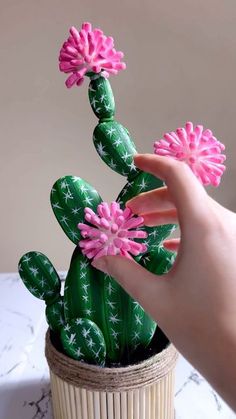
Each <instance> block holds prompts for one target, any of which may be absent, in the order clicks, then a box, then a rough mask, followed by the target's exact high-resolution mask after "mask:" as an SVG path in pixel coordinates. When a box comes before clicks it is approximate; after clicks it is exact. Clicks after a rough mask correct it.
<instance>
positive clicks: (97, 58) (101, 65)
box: [59, 22, 126, 87]
mask: <svg viewBox="0 0 236 419" xmlns="http://www.w3.org/2000/svg"><path fill="white" fill-rule="evenodd" d="M123 56H124V54H123V52H121V51H116V50H115V48H114V41H113V38H112V37H110V36H108V37H107V36H105V35H104V34H103V32H102V31H101V30H100V29H93V30H92V25H91V23H88V22H85V23H83V25H82V29H81V30H80V31H79V32H78V30H77V29H76V28H74V27H73V26H72V27H71V28H70V36H69V38H68V39H67V41H66V42H64V44H63V46H62V48H61V50H60V56H59V61H60V64H59V68H60V70H61V71H63V72H64V73H72V74H71V75H70V76H69V77H68V79H67V80H66V86H67V87H71V86H73V85H74V84H75V83H76V84H77V86H80V85H81V84H82V83H83V81H84V75H86V73H88V72H93V73H101V72H102V75H103V76H104V77H109V74H117V73H118V71H119V70H124V69H125V68H126V65H125V63H122V62H121V61H120V60H121V59H122V58H123Z"/></svg>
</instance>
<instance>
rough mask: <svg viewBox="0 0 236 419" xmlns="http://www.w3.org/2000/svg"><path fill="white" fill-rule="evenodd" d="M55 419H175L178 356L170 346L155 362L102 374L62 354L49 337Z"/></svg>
mask: <svg viewBox="0 0 236 419" xmlns="http://www.w3.org/2000/svg"><path fill="white" fill-rule="evenodd" d="M45 354H46V358H47V361H48V365H49V368H50V377H51V390H52V404H53V412H54V419H173V418H174V375H175V365H176V360H177V351H176V349H175V348H174V346H173V345H172V344H170V345H168V347H167V348H166V349H164V350H163V351H162V352H160V353H158V354H157V355H155V356H152V357H151V358H149V359H147V360H145V361H143V362H140V363H139V364H136V365H131V366H128V367H121V368H101V367H98V366H94V365H89V364H85V363H84V362H79V361H75V360H73V359H71V358H69V357H67V356H66V355H64V354H62V353H61V352H59V351H58V350H57V349H56V348H55V347H54V346H53V345H52V342H51V339H50V333H49V332H47V335H46V350H45Z"/></svg>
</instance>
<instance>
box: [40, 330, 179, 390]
mask: <svg viewBox="0 0 236 419" xmlns="http://www.w3.org/2000/svg"><path fill="white" fill-rule="evenodd" d="M45 355H46V358H47V362H48V365H49V368H50V370H51V372H53V373H54V374H55V375H57V376H58V377H59V378H61V379H62V380H64V381H67V382H68V383H70V384H72V385H75V386H77V387H82V388H87V389H89V390H91V389H92V390H97V391H112V392H114V391H127V390H134V389H136V388H140V387H144V386H147V385H151V384H153V383H156V382H157V381H159V380H161V379H162V378H163V377H165V376H166V375H168V373H169V372H171V371H172V370H173V369H174V367H175V365H176V361H177V358H178V352H177V350H176V349H175V347H174V345H173V344H172V343H170V344H169V345H168V346H167V347H166V348H165V349H163V350H162V351H161V352H159V353H158V354H156V355H153V356H151V357H149V358H147V359H145V360H144V361H141V362H139V363H137V364H132V365H128V366H125V367H101V366H98V365H92V364H87V363H85V362H81V361H77V360H75V359H72V358H70V357H68V356H67V355H65V354H63V353H62V352H59V351H58V350H57V349H56V348H55V346H54V345H53V343H52V340H51V337H50V330H49V329H48V331H47V333H46V346H45Z"/></svg>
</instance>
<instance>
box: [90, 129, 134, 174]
mask: <svg viewBox="0 0 236 419" xmlns="http://www.w3.org/2000/svg"><path fill="white" fill-rule="evenodd" d="M93 142H94V145H95V148H96V150H97V152H98V154H99V156H100V157H101V159H102V160H103V161H104V162H105V163H106V164H107V165H108V166H109V167H110V168H111V169H112V170H114V171H115V172H117V173H119V174H120V175H122V176H128V177H129V178H132V177H134V176H136V175H137V173H138V169H137V168H136V166H135V164H134V160H133V158H134V155H135V154H136V153H137V151H136V148H135V145H134V143H133V141H132V140H131V138H130V135H129V133H128V131H127V129H126V128H124V127H123V126H122V125H121V124H119V122H117V121H107V122H101V123H99V124H98V125H97V126H96V127H95V130H94V133H93Z"/></svg>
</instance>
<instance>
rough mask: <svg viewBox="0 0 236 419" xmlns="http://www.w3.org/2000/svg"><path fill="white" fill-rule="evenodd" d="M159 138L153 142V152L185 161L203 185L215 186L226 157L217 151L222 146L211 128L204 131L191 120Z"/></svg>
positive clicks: (222, 148) (220, 149)
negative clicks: (194, 125) (183, 126)
mask: <svg viewBox="0 0 236 419" xmlns="http://www.w3.org/2000/svg"><path fill="white" fill-rule="evenodd" d="M163 137H164V138H162V139H161V140H159V141H156V142H155V143H154V153H155V154H158V155H159V156H168V157H173V158H174V159H177V160H181V161H184V162H186V163H187V164H188V165H189V166H190V168H191V169H192V171H193V173H194V174H195V175H196V177H197V178H198V179H199V180H200V182H201V183H202V184H203V185H209V184H211V185H213V186H218V185H219V183H220V180H221V176H222V174H223V172H224V171H225V166H224V165H223V162H224V161H225V159H226V156H225V155H224V154H221V152H222V151H223V150H224V149H225V146H224V144H222V143H221V142H220V141H218V140H217V139H216V138H215V137H214V136H213V134H212V131H211V130H209V129H205V130H204V129H203V126H202V125H196V127H195V128H194V127H193V124H192V122H187V123H186V125H185V128H178V129H177V130H176V132H170V133H166V134H164V136H163Z"/></svg>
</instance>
